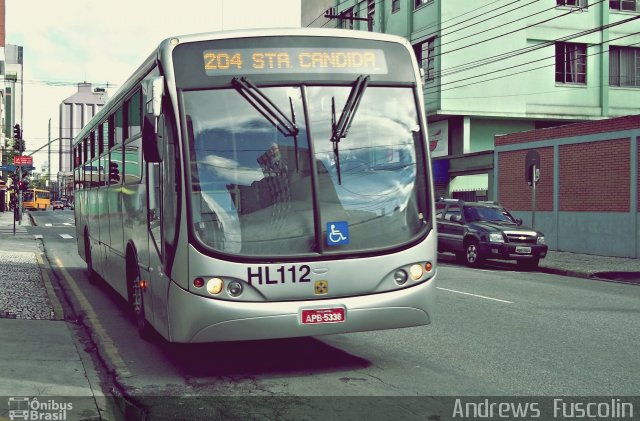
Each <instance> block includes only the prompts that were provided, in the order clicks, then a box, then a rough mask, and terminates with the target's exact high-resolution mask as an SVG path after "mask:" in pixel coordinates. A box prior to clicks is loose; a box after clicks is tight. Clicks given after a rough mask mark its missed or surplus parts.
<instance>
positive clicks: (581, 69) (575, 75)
mask: <svg viewBox="0 0 640 421" xmlns="http://www.w3.org/2000/svg"><path fill="white" fill-rule="evenodd" d="M556 82H558V83H580V84H586V83H587V46H586V45H585V44H574V43H570V42H558V43H556Z"/></svg>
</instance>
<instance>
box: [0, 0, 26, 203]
mask: <svg viewBox="0 0 640 421" xmlns="http://www.w3.org/2000/svg"><path fill="white" fill-rule="evenodd" d="M5 10H6V9H5V1H4V0H0V165H11V164H13V162H12V160H11V156H12V152H13V127H14V126H15V125H16V124H19V125H20V126H21V127H22V126H23V124H22V111H23V106H22V100H23V89H22V87H23V84H22V75H23V49H22V47H21V46H18V45H11V44H5V41H6V33H5V31H6V29H5ZM8 174H9V173H8V171H0V180H3V181H5V183H0V211H4V210H6V209H7V208H8V203H9V194H10V190H9V189H7V187H6V185H7V183H6V181H7V178H8Z"/></svg>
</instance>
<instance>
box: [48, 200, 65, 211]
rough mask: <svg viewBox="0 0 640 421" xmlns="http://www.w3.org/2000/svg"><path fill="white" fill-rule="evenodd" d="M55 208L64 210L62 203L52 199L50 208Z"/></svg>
mask: <svg viewBox="0 0 640 421" xmlns="http://www.w3.org/2000/svg"><path fill="white" fill-rule="evenodd" d="M56 209H62V210H64V203H62V202H61V201H60V200H54V201H53V202H51V210H56Z"/></svg>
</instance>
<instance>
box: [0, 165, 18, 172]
mask: <svg viewBox="0 0 640 421" xmlns="http://www.w3.org/2000/svg"><path fill="white" fill-rule="evenodd" d="M15 170H16V166H15V165H2V166H0V171H15Z"/></svg>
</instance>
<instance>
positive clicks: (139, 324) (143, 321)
mask: <svg viewBox="0 0 640 421" xmlns="http://www.w3.org/2000/svg"><path fill="white" fill-rule="evenodd" d="M141 282H142V281H141V279H140V273H139V272H137V273H136V276H135V277H134V278H133V280H132V281H131V296H130V301H131V310H132V316H133V320H134V321H135V323H136V329H137V330H138V335H139V336H140V337H141V338H142V339H144V340H149V339H150V338H151V325H150V324H149V322H148V321H147V318H146V317H145V314H144V293H143V292H144V291H143V290H142V285H141Z"/></svg>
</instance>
